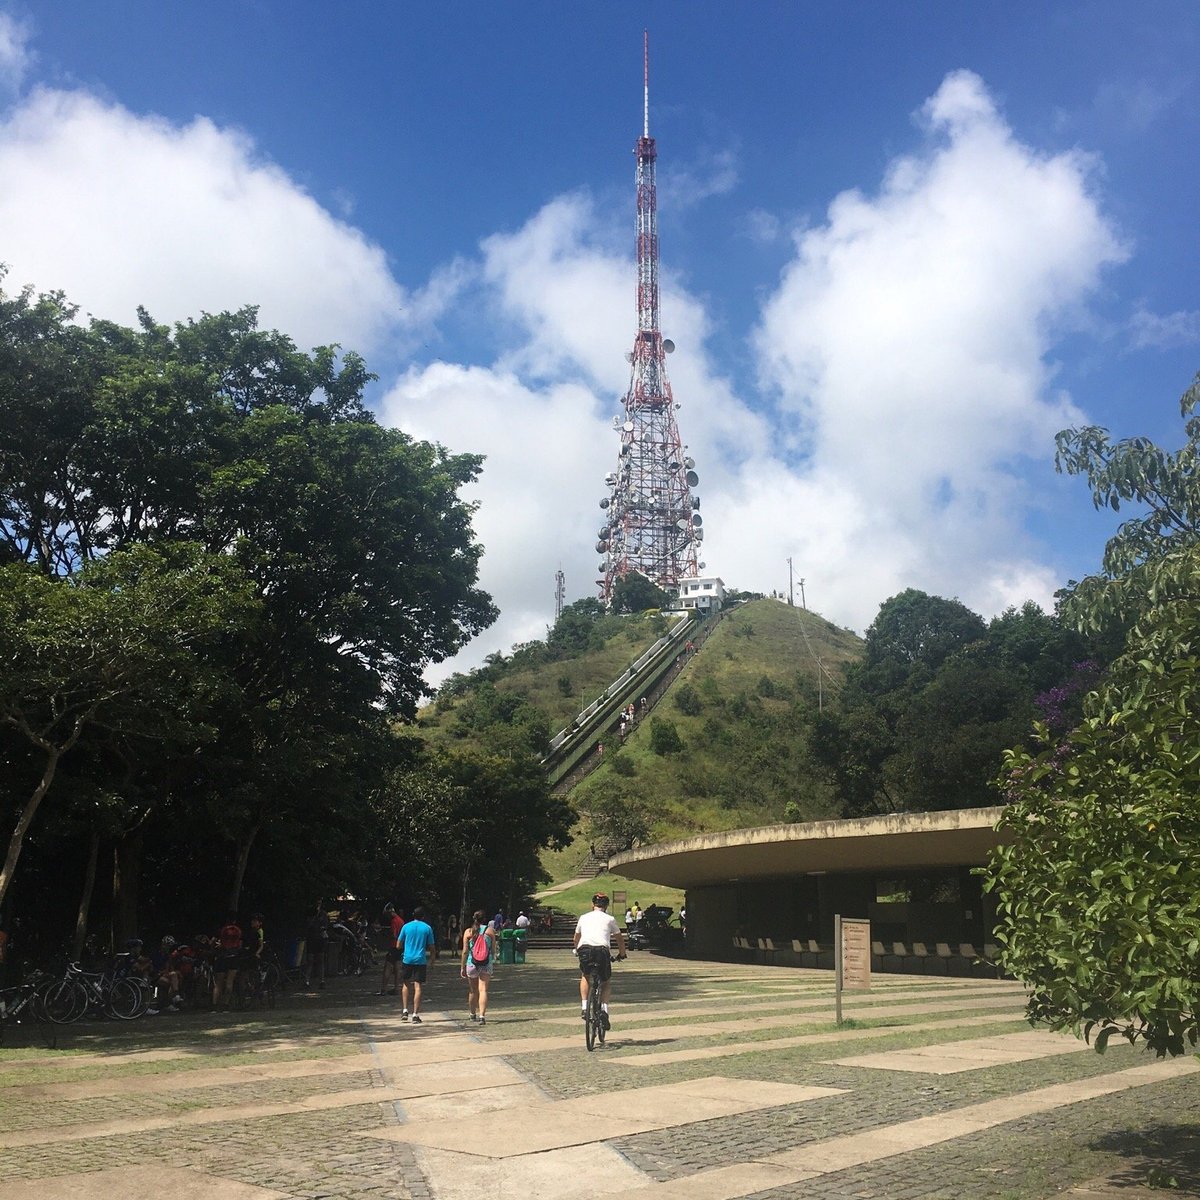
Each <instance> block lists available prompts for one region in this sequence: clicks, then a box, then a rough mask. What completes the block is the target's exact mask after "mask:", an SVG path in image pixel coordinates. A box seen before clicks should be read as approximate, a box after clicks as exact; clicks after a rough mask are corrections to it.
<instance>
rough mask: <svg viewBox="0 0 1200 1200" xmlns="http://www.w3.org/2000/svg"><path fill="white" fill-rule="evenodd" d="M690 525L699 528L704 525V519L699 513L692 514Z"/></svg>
mask: <svg viewBox="0 0 1200 1200" xmlns="http://www.w3.org/2000/svg"><path fill="white" fill-rule="evenodd" d="M692 524H693V525H696V526H700V525H703V524H704V518H703V517H702V516H701V515H700V514H699V513H692Z"/></svg>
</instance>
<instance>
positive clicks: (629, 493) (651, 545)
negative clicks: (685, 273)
mask: <svg viewBox="0 0 1200 1200" xmlns="http://www.w3.org/2000/svg"><path fill="white" fill-rule="evenodd" d="M642 88H643V90H642V97H643V99H642V136H641V137H640V138H638V143H637V148H636V150H635V153H636V155H637V272H638V286H637V313H638V329H637V337H636V338H635V339H634V343H633V350H632V351H631V352H628V353H626V355H625V357H626V359H627V360H628V362H629V364H630V367H631V371H630V376H629V391H628V392H626V393H625V401H624V406H625V411H624V413H623V414H622V415H621V416H619V417H614V418H613V427H614V428H615V429H616V430H617V431H618V432H619V433H620V437H621V448H620V452H619V453H618V456H617V469H616V470H615V471H613V472H611V473H610V474H608V475H607V476H606V477H605V480H604V482H605V483H606V484H607V485H608V487H609V495H608V496H606V497H605V498H604V499H603V500H601V501H600V507H601V508H602V509H603V510H604V524H603V525H602V526H601V528H600V536H599V541H598V542H597V543H596V550H597V552H598V553H600V554H603V555H604V561H603V562H602V563H601V564H600V570H601V572H603V578H601V579H598V580H597V581H596V583H597V585H598V586H599V588H600V597H601V599H603V600H604V601H605V602H606V603H611V601H612V594H613V588H614V587H615V586H616V584H617V581H618V580H620V579H621V578H622V577H623V576H625V575H629V574H633V573H637V574H641V575H644V576H645V577H646V578H647V579H649V580H650V581H651V582H652V583H655V584H657V585H658V586H659V587H661V588H665V589H668V590H674V588H675V587H676V586H677V585H678V583H679V581H680V580H681V579H686V578H688V577H689V576H694V575H696V574H697V573H698V572H699V570H700V568H702V567H703V566H704V564H703V563H698V562H697V561H696V560H697V558H698V557H699V547H700V542H701V541H702V540H703V538H704V528H703V519H702V518H701V516H700V514H699V512H697V511H696V510H697V509H698V508H699V507H700V500H699V498H698V497H696V496H693V495H692V488H694V487H695V486H696V485H697V484H698V483H699V482H700V480H699V477H698V476H697V475H696V470H695V468H696V464H695V463H694V462H693V461H692V460H691V459H690V458H688V457H686V455H685V453H684V450H685V447H684V446H683V444H682V443H681V442H680V440H679V427H678V426H677V425H676V423H675V410H676V409H677V408H678V407H679V405H678V404H676V403H675V400H674V397H673V396H672V394H671V384H670V383H669V382H668V380H667V366H666V356H667V355H668V354H670V353H671V352H672V351H673V350H674V349H675V343H674V342H672V341H670V340H669V339H665V338H664V337H663V335H662V333H661V331H660V330H659V327H658V323H659V313H658V199H657V192H656V188H655V182H654V171H655V161H656V159H657V158H658V150H657V148H656V147H655V144H654V139H653V138H652V137H651V136H650V39H649V35H648V34H643V40H642Z"/></svg>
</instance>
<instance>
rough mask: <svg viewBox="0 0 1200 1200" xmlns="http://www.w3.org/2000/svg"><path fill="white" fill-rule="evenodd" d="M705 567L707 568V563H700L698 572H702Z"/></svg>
mask: <svg viewBox="0 0 1200 1200" xmlns="http://www.w3.org/2000/svg"><path fill="white" fill-rule="evenodd" d="M707 566H708V563H701V564H700V570H702V571H703V570H704V568H705V567H707Z"/></svg>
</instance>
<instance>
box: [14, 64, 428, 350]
mask: <svg viewBox="0 0 1200 1200" xmlns="http://www.w3.org/2000/svg"><path fill="white" fill-rule="evenodd" d="M2 46H3V42H0V54H2V53H3V51H2ZM0 262H7V263H8V264H9V266H10V267H11V273H10V277H9V283H10V284H16V285H20V284H24V283H32V284H33V285H34V286H35V287H38V288H43V289H49V288H61V289H62V290H64V291H65V292H67V294H68V295H69V296H70V297H71V298H72V299H75V300H76V301H78V302H79V303H81V304H82V305H83V306H84V308H85V309H87V310H88V311H89V312H92V313H94V314H96V315H97V316H104V317H109V318H112V319H115V320H120V321H126V322H128V321H130V320H132V319H133V314H134V311H135V309H136V307H137V305H139V304H142V305H145V306H146V307H147V308H148V309H149V310H150V312H151V313H152V314H153V315H154V316H155V317H156V318H157V319H159V320H165V321H170V320H176V319H181V318H184V317H188V316H195V315H196V314H198V313H199V312H200V311H201V310H204V311H208V312H215V311H220V310H222V309H227V308H237V307H241V306H242V305H243V304H247V303H256V304H259V305H260V307H261V319H262V321H263V322H264V324H266V325H269V326H272V327H276V328H279V329H283V330H285V331H286V332H288V333H290V334H291V335H292V336H293V337H294V338H295V339H296V340H297V342H298V343H299V344H300V345H301V346H304V347H308V346H312V345H315V344H317V343H318V342H329V341H337V342H340V343H342V344H344V345H346V346H349V347H353V348H356V349H364V350H370V349H372V348H373V347H375V346H378V345H380V344H381V343H382V342H383V340H384V339H385V337H387V336H388V335H390V334H393V333H394V332H395V331H396V330H397V329H398V327H399V326H400V324H401V322H402V319H403V318H402V314H401V309H402V308H403V306H404V303H405V295H404V292H403V289H402V288H401V287H400V286H399V285H398V284H397V283H396V281H395V280H394V279H393V277H392V275H391V272H390V270H389V267H388V264H387V261H386V257H385V255H384V252H383V250H382V249H381V248H380V247H379V246H378V245H376V244H374V243H372V242H371V241H370V240H369V239H368V238H366V237H365V236H364V235H363V234H362V233H361V232H360V231H359V230H357V229H355V228H353V227H352V226H350V225H348V224H346V223H345V222H343V221H340V220H338V219H336V218H335V217H333V216H332V215H331V214H330V213H329V212H328V211H326V210H325V209H324V208H323V207H322V206H321V205H320V204H318V203H317V201H316V200H315V199H313V197H312V196H310V195H309V194H308V193H307V192H305V190H304V189H303V188H302V187H300V186H299V185H298V184H297V183H296V182H295V181H294V180H292V179H291V178H289V177H288V175H287V174H286V173H285V172H284V171H283V170H282V169H280V168H279V167H278V166H277V165H275V164H273V163H271V162H270V161H268V160H267V159H265V158H264V157H263V156H262V155H261V154H260V153H259V152H258V150H257V148H256V147H255V145H254V143H253V142H252V141H251V140H250V139H249V138H248V137H247V136H246V135H245V134H243V133H240V132H239V131H237V130H232V129H223V128H220V127H218V126H217V125H215V124H214V123H213V122H211V121H209V120H206V119H204V118H202V117H198V118H197V119H195V120H194V121H192V122H191V123H190V124H187V125H184V126H178V125H174V124H171V123H170V122H168V121H165V120H162V119H161V118H157V117H152V116H151V117H147V116H139V115H136V114H134V113H132V112H130V111H128V110H127V109H125V108H123V107H121V106H120V105H117V104H110V103H105V102H102V101H101V100H99V99H97V98H96V97H94V96H92V95H90V94H89V93H87V92H82V91H57V90H49V89H38V90H36V91H34V92H33V93H32V94H31V95H30V96H28V97H27V98H26V99H24V100H23V101H22V102H20V103H19V104H17V105H16V106H15V107H14V108H12V109H11V110H10V111H9V112H8V113H7V114H6V116H5V117H4V119H3V120H2V121H0Z"/></svg>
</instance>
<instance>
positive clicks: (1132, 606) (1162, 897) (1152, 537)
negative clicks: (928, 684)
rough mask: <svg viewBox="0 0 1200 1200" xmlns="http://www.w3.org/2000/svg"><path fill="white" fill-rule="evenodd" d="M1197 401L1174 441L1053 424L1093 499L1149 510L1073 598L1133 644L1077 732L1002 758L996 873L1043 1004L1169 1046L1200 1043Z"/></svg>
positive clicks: (1012, 932) (1052, 1019) (1004, 922)
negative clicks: (1004, 803)
mask: <svg viewBox="0 0 1200 1200" xmlns="http://www.w3.org/2000/svg"><path fill="white" fill-rule="evenodd" d="M1198 401H1200V384H1193V386H1192V388H1191V389H1190V390H1189V391H1188V392H1187V393H1186V394H1185V395H1184V397H1183V401H1182V405H1181V408H1182V413H1183V416H1184V420H1185V428H1186V432H1187V444H1186V445H1185V446H1184V447H1183V449H1181V450H1180V451H1179V452H1178V453H1176V454H1169V453H1166V452H1164V451H1161V450H1159V449H1158V448H1157V447H1156V446H1154V445H1153V444H1152V443H1150V442H1148V441H1146V440H1145V439H1143V438H1133V439H1129V440H1127V441H1124V442H1118V443H1115V444H1113V443H1110V442H1109V440H1108V435H1107V434H1106V433H1105V431H1104V430H1101V429H1096V428H1085V429H1079V430H1066V431H1064V432H1063V433H1061V434H1059V436H1058V445H1059V460H1058V461H1059V467H1060V469H1062V470H1065V471H1067V472H1068V473H1070V474H1083V475H1086V477H1087V478H1088V482H1089V484H1090V486H1091V489H1092V498H1093V502H1094V503H1095V504H1096V506H1097V507H1108V508H1112V509H1114V510H1119V509H1120V508H1121V506H1122V505H1123V504H1127V503H1132V504H1134V505H1135V506H1136V507H1138V508H1139V509H1142V508H1143V507H1144V508H1145V509H1146V511H1143V512H1142V513H1141V515H1139V516H1137V517H1135V518H1134V519H1132V520H1130V521H1127V522H1125V524H1123V525H1122V526H1121V528H1120V529H1119V530H1118V532H1117V534H1116V535H1115V536H1114V537H1113V538H1112V539H1110V541H1109V543H1108V545H1107V547H1106V549H1105V553H1104V558H1103V562H1102V564H1101V571H1100V572H1099V573H1098V574H1096V575H1093V576H1089V577H1088V578H1087V579H1085V580H1083V581H1082V582H1081V583H1079V584H1076V585H1073V586H1072V587H1071V588H1070V589H1069V592H1068V594H1067V596H1066V597H1065V599H1064V604H1063V607H1064V611H1065V612H1067V613H1069V614H1070V616H1071V618H1072V619H1073V620H1074V621H1075V622H1076V624H1077V625H1078V626H1079V627H1080V628H1083V629H1087V630H1092V631H1100V632H1102V633H1103V634H1104V635H1106V636H1108V637H1110V638H1116V637H1119V638H1121V639H1122V641H1123V646H1122V651H1121V653H1120V655H1119V656H1118V657H1117V658H1116V660H1115V661H1114V662H1113V664H1112V666H1111V668H1110V671H1109V674H1108V676H1107V678H1106V679H1104V680H1103V681H1102V682H1101V683H1100V685H1099V686H1098V688H1097V689H1096V691H1094V692H1093V693H1092V694H1091V695H1089V696H1088V698H1087V699H1086V701H1085V702H1084V715H1083V719H1082V721H1081V722H1080V723H1079V725H1078V726H1077V727H1076V728H1075V729H1074V730H1073V731H1072V732H1071V733H1070V734H1069V735H1068V736H1067V737H1066V739H1065V741H1062V742H1059V741H1058V739H1057V738H1056V737H1055V736H1054V735H1053V733H1052V731H1051V730H1050V729H1048V728H1047V727H1045V726H1039V727H1038V730H1037V733H1038V740H1037V743H1036V745H1035V746H1034V748H1033V752H1030V751H1026V750H1024V749H1017V750H1013V751H1012V752H1011V753H1010V754H1009V755H1008V756H1007V759H1006V762H1005V768H1004V774H1003V784H1004V786H1005V789H1006V798H1007V799H1008V801H1009V804H1008V807H1007V808H1006V809H1005V811H1004V816H1003V819H1002V828H1003V829H1004V830H1005V832H1006V835H1007V839H1008V844H1007V845H1006V846H1004V847H1003V848H1002V849H1001V850H1000V851H998V852H997V853H996V854H995V855H994V857H993V859H992V861H991V863H990V864H989V867H988V868H987V871H986V875H987V886H988V887H990V888H991V889H992V890H993V891H995V893H996V895H997V901H998V910H999V915H1000V918H1001V925H1000V928H999V929H998V930H997V938H998V940H999V942H1000V944H1001V948H1002V958H1003V962H1004V965H1005V966H1006V967H1007V969H1008V970H1010V971H1012V972H1013V974H1015V975H1017V976H1018V977H1019V978H1021V979H1023V980H1025V981H1026V982H1027V983H1028V984H1029V986H1030V988H1031V998H1030V1002H1029V1013H1030V1016H1031V1018H1032V1019H1034V1020H1039V1021H1045V1022H1047V1023H1048V1024H1050V1025H1051V1026H1052V1027H1053V1028H1070V1029H1073V1030H1075V1031H1076V1032H1077V1033H1080V1034H1081V1035H1083V1036H1084V1037H1088V1038H1093V1037H1094V1039H1095V1044H1096V1047H1097V1049H1101V1050H1102V1049H1104V1047H1105V1045H1106V1044H1107V1043H1108V1041H1109V1040H1110V1039H1111V1037H1113V1036H1120V1037H1124V1038H1127V1039H1128V1040H1129V1041H1131V1042H1133V1041H1137V1040H1139V1039H1141V1040H1144V1041H1145V1042H1146V1044H1147V1045H1149V1046H1150V1047H1151V1048H1152V1049H1154V1051H1155V1052H1156V1053H1157V1054H1159V1055H1167V1054H1170V1055H1177V1054H1183V1053H1186V1052H1189V1051H1191V1050H1194V1049H1195V1047H1196V1045H1197V1043H1198V1041H1200V1024H1198V1022H1200V1016H1198V1012H1200V937H1198V935H1197V930H1198V929H1200V865H1198V864H1200V860H1198V859H1197V856H1196V855H1195V853H1194V847H1195V846H1196V844H1197V841H1198V839H1200V801H1198V800H1197V796H1198V795H1200V671H1198V668H1200V605H1198V604H1197V599H1198V598H1200V544H1198V543H1200V539H1198V538H1197V532H1198V529H1197V516H1196V514H1197V512H1200V507H1198V505H1197V501H1198V500H1200V491H1198V490H1197V489H1198V487H1200V485H1198V483H1197V473H1196V454H1197V449H1198V447H1200V419H1198V418H1197V416H1196V415H1195V408H1196V405H1197V402H1198Z"/></svg>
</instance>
